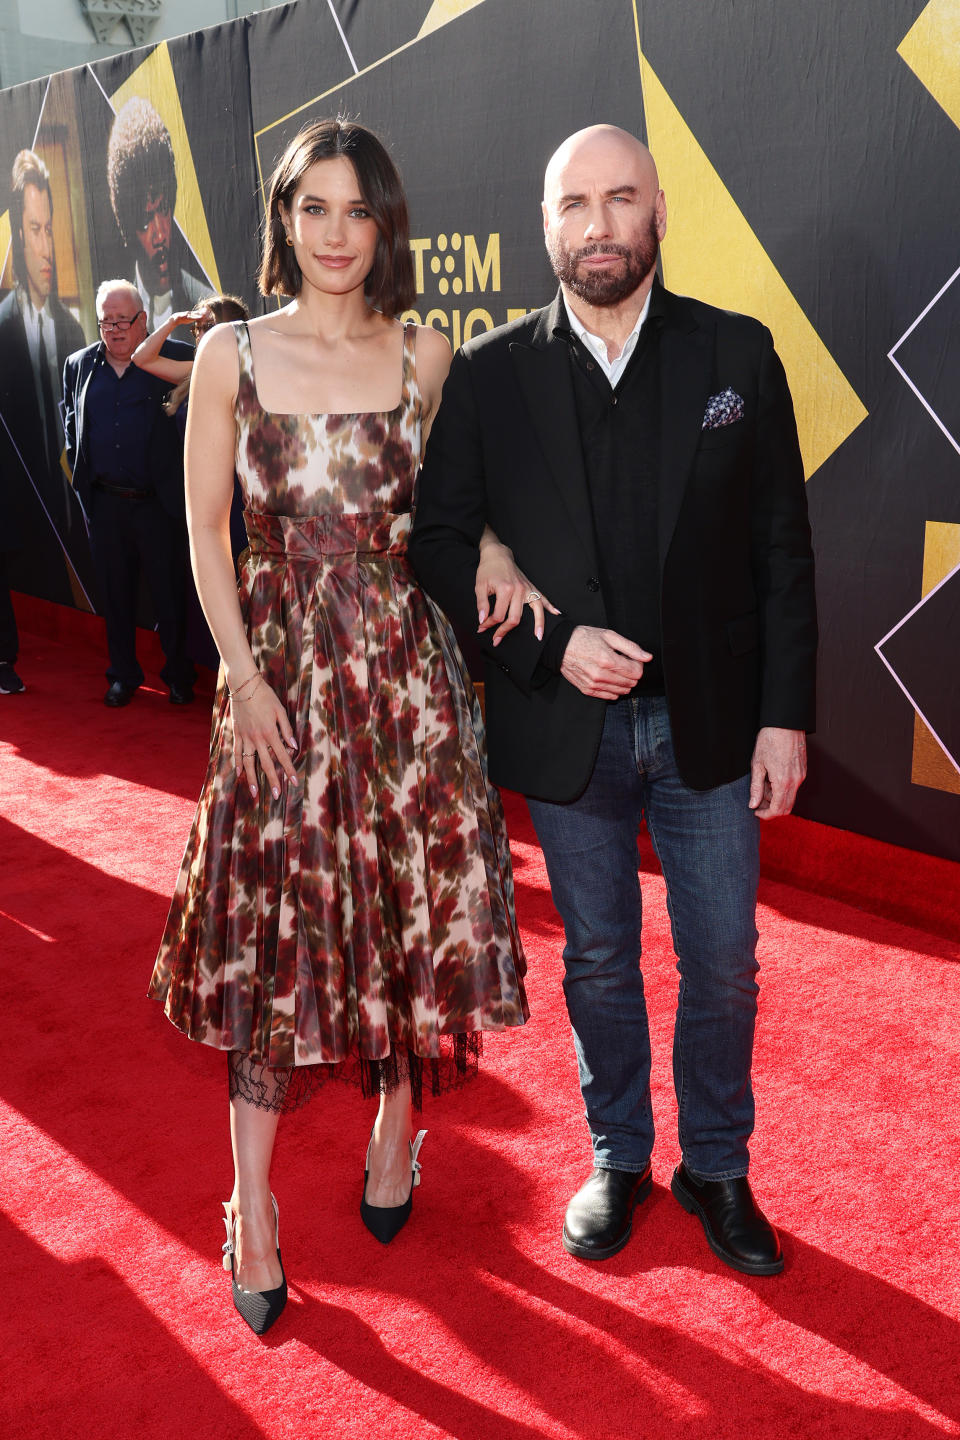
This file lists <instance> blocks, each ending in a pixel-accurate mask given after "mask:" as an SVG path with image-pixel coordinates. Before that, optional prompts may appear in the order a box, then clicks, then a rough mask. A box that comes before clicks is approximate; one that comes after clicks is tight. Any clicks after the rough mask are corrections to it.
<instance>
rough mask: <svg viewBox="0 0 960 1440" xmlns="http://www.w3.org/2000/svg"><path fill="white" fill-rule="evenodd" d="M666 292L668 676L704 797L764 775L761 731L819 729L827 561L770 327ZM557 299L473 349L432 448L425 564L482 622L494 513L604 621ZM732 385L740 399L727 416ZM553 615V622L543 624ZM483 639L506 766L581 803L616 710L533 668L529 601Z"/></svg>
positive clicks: (421, 553)
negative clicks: (502, 629) (817, 537)
mask: <svg viewBox="0 0 960 1440" xmlns="http://www.w3.org/2000/svg"><path fill="white" fill-rule="evenodd" d="M662 296H663V302H664V319H663V323H662V329H661V333H660V347H659V364H660V406H661V411H660V471H659V514H658V546H659V563H660V600H661V619H662V647H663V648H662V658H663V669H664V677H665V689H666V694H667V702H668V705H669V709H670V718H671V727H672V731H673V740H674V750H675V753H676V758H677V764H678V767H679V770H680V774H681V775H682V777H683V779H684V781H685V782H686V783H687V784H688V785H690V786H692V787H693V788H695V789H709V788H711V787H713V786H716V785H721V784H725V783H727V782H728V781H731V780H734V779H736V778H737V777H739V776H741V775H743V774H745V773H746V772H747V771H748V770H749V768H750V760H751V755H752V752H753V745H754V741H755V739H756V734H757V731H758V729H760V728H761V727H762V726H767V725H774V726H782V727H784V728H786V729H795V730H810V729H812V728H813V724H814V682H815V660H816V645H817V623H816V609H815V604H814V591H813V554H812V550H811V544H810V527H809V524H808V521H807V508H806V496H805V487H804V478H803V466H802V461H801V456H800V447H799V444H798V440H797V429H796V423H795V420H794V414H793V405H792V403H791V400H790V393H789V390H788V388H787V382H786V376H785V375H784V371H783V366H782V365H781V363H780V361H779V359H778V358H777V355H776V352H775V351H774V348H773V340H772V338H771V335H770V332H769V330H767V329H766V328H765V327H764V326H763V325H761V324H760V323H759V322H758V321H756V320H751V319H749V318H747V317H746V316H743V315H734V314H732V313H729V312H727V311H722V310H717V309H715V308H714V307H713V306H710V305H705V304H703V303H702V302H700V301H697V300H691V299H686V298H681V297H680V296H676V295H673V294H671V293H670V292H669V291H663V292H662ZM560 304H561V300H560V296H559V295H558V296H557V298H556V299H555V300H554V302H553V304H552V305H550V306H548V307H547V308H546V309H543V310H539V311H536V312H534V313H532V314H530V315H526V316H524V317H523V318H522V319H520V320H516V321H513V322H512V323H511V324H509V325H505V326H502V327H500V328H499V329H497V330H493V331H490V332H489V333H488V334H485V335H482V336H479V337H477V338H476V339H474V340H471V341H470V342H469V343H468V344H467V345H465V346H464V347H463V349H462V350H460V351H459V352H458V354H457V355H456V356H455V357H454V360H453V364H452V366H451V369H450V374H449V376H448V377H447V380H446V383H445V385H444V387H443V398H442V403H441V405H440V409H439V411H438V414H437V417H436V419H435V421H434V424H433V428H432V430H431V433H430V439H429V441H428V443H427V449H426V455H425V459H424V464H423V470H422V473H421V476H420V489H419V496H418V503H417V511H416V517H415V521H414V526H413V533H412V535H411V539H410V548H409V554H410V559H411V562H412V564H413V566H414V569H415V570H416V573H417V575H418V576H419V578H420V580H421V581H422V583H423V585H424V588H425V589H426V590H427V591H428V592H429V593H430V594H431V595H432V596H433V597H434V598H435V599H436V600H437V602H438V603H439V604H440V605H441V606H442V608H443V609H444V610H445V611H446V612H447V613H448V614H449V615H450V616H451V618H452V619H454V620H455V621H456V622H457V623H458V624H460V625H462V626H463V627H464V629H468V630H470V631H475V630H476V625H477V607H476V598H475V595H474V579H475V572H476V567H477V562H478V554H479V552H478V542H479V539H480V535H481V533H482V531H483V526H484V523H485V522H489V523H490V525H491V526H492V527H493V529H494V530H495V531H496V533H497V535H498V536H499V537H500V539H501V540H503V541H504V543H505V544H507V545H509V546H510V547H511V548H512V550H513V552H514V555H515V557H516V560H517V564H518V565H519V566H520V567H521V569H522V570H523V571H524V572H525V574H526V575H528V576H529V578H530V580H531V581H532V582H533V584H534V585H536V586H537V588H538V589H540V590H542V592H543V594H544V595H546V596H547V597H548V598H549V599H550V600H551V601H552V602H553V604H554V605H556V606H557V607H558V608H559V609H560V610H561V611H562V612H563V613H564V614H565V615H567V616H569V617H570V618H571V619H572V620H574V621H575V622H576V623H577V624H584V625H592V626H598V627H604V626H605V625H606V623H607V621H606V614H605V610H604V601H603V595H602V593H601V587H600V583H599V579H598V577H599V575H600V566H599V563H598V557H597V548H596V538H595V534H594V526H593V514H592V509H591V503H590V493H589V489H588V485H587V477H586V473H585V469H584V463H583V453H582V447H581V443H580V434H579V430H578V422H577V407H576V402H575V398H574V390H573V378H572V376H571V373H570V355H569V349H568V345H567V343H566V342H565V341H564V340H563V339H562V338H560V337H558V336H557V335H555V334H554V329H555V327H556V325H557V324H558V321H559V318H560V313H561V312H560ZM728 390H729V391H733V392H734V393H735V396H736V398H737V400H738V401H740V402H742V404H738V405H736V406H735V407H734V408H733V411H732V412H730V413H732V414H733V416H734V418H733V419H732V420H731V422H730V423H726V424H720V425H716V426H714V424H713V423H712V421H713V416H714V411H715V410H716V409H717V408H718V403H719V401H720V400H721V399H722V397H723V396H724V394H725V392H727V391H728ZM708 407H709V408H710V414H709V416H708ZM705 421H706V424H705ZM556 623H557V622H556V619H555V618H554V617H553V616H551V615H549V614H548V615H547V616H546V629H545V636H547V635H549V633H550V630H551V628H552V626H553V625H555V624H556ZM480 647H481V650H482V651H483V653H484V660H485V676H484V678H485V682H486V698H487V706H486V710H487V736H488V745H489V755H490V774H491V778H492V779H493V780H494V781H495V782H496V783H497V784H500V785H506V786H509V787H510V788H511V789H515V790H519V791H522V792H523V793H525V794H528V795H532V796H536V797H538V798H542V799H545V800H553V801H567V800H572V799H574V798H575V797H576V796H577V795H578V794H580V793H581V791H582V790H583V788H584V786H585V785H586V783H587V781H588V780H589V777H590V774H591V771H592V769H593V764H594V760H595V758H596V754H597V749H598V747H599V744H600V735H601V732H602V729H603V719H604V714H605V711H606V703H607V702H606V701H604V700H600V699H597V698H595V697H591V696H587V695H584V694H582V693H581V691H579V690H578V689H577V688H576V687H575V686H573V685H571V684H570V683H569V682H568V681H566V680H565V679H563V677H562V676H560V675H550V676H548V677H544V676H543V674H542V672H538V670H537V666H538V661H539V659H540V654H541V649H542V647H541V645H540V643H539V642H538V641H537V639H536V637H535V635H534V633H533V620H532V616H531V613H530V610H529V608H528V607H525V608H524V613H523V618H522V620H521V622H520V624H519V625H518V626H517V628H516V629H514V630H512V631H511V632H510V633H509V634H508V635H507V636H506V637H505V639H504V640H503V641H502V642H501V644H500V645H499V646H498V647H497V648H496V649H494V648H493V646H492V644H491V641H490V632H486V633H485V635H484V636H482V637H480Z"/></svg>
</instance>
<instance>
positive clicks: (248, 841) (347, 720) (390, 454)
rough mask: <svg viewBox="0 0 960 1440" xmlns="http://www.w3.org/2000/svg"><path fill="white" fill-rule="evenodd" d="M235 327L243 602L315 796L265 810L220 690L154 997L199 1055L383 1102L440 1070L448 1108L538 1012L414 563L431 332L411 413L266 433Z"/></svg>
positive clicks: (301, 789)
mask: <svg viewBox="0 0 960 1440" xmlns="http://www.w3.org/2000/svg"><path fill="white" fill-rule="evenodd" d="M233 328H234V331H235V334H236V337H237V345H238V350H239V358H240V381H239V387H238V393H237V402H236V419H237V454H236V466H237V473H238V476H239V478H240V484H241V486H242V489H243V495H244V504H245V510H244V515H245V520H246V526H247V533H248V537H249V542H250V548H249V550H248V551H247V552H246V553H245V554H244V555H243V556H242V557H241V566H240V581H239V594H240V604H241V609H242V612H243V616H244V621H245V624H246V627H247V634H248V636H249V640H250V646H251V649H252V651H253V657H254V660H255V662H256V664H257V666H258V667H259V669H260V671H261V672H262V674H263V675H264V677H265V679H266V680H267V682H268V684H270V685H271V686H272V687H273V689H274V690H275V692H276V693H277V695H278V696H279V697H280V698H281V700H283V701H284V703H285V705H286V708H287V714H288V715H289V717H290V722H291V724H292V726H293V732H294V736H295V739H296V742H297V752H296V755H295V756H294V763H295V766H296V769H297V775H298V779H299V782H300V783H299V784H298V785H296V786H294V785H290V784H287V783H286V782H284V783H283V784H282V786H281V792H280V798H279V799H276V800H275V799H274V798H273V797H272V796H271V794H270V792H269V789H268V788H267V786H266V785H265V784H264V782H263V776H262V775H261V776H260V777H259V778H260V785H259V790H260V793H259V795H258V796H257V797H256V798H254V797H252V796H251V795H250V793H249V790H248V788H247V784H246V780H245V777H244V776H243V775H241V776H239V777H238V776H237V774H236V771H235V769H234V746H233V732H232V726H231V714H230V699H229V695H228V692H227V687H226V683H225V680H224V676H223V673H222V670H221V674H220V678H219V683H218V688H217V695H216V700H215V702H214V714H213V731H212V736H211V744H210V763H209V768H208V770H207V776H206V780H205V783H204V787H203V791H202V794H201V797H200V801H199V805H198V807H197V812H196V816H195V818H194V822H193V827H192V829H191V832H190V838H189V841H188V843H187V848H186V853H185V855H184V858H183V865H182V868H181V871H180V877H179V880H178V882H177V888H176V892H175V894H174V897H173V902H172V904H171V907H170V913H169V916H168V919H167V924H166V929H165V931H164V935H163V940H162V944H161V946H160V953H159V956H158V959H157V962H156V967H155V969H154V972H153V978H152V981H151V985H150V994H151V995H152V996H153V997H154V998H156V999H157V1000H159V1001H161V1002H162V1004H163V1007H164V1010H165V1012H166V1014H167V1016H168V1017H169V1018H170V1020H172V1021H173V1023H174V1025H176V1026H177V1027H178V1028H179V1029H180V1030H182V1031H183V1032H184V1034H186V1035H187V1036H189V1037H190V1038H191V1039H193V1040H198V1041H201V1042H202V1043H204V1044H206V1045H211V1046H215V1047H216V1048H218V1049H221V1050H227V1051H232V1052H241V1053H242V1054H244V1055H246V1056H248V1057H249V1058H250V1060H251V1061H252V1062H257V1063H259V1064H261V1065H263V1066H268V1067H278V1068H285V1067H294V1070H295V1071H299V1070H301V1069H302V1068H303V1067H318V1071H317V1074H316V1075H315V1076H314V1078H318V1077H319V1075H320V1074H331V1073H336V1074H338V1075H341V1076H346V1075H348V1074H349V1075H354V1076H355V1075H358V1074H359V1077H360V1078H361V1079H362V1080H363V1081H364V1082H365V1088H367V1087H368V1086H369V1087H371V1088H373V1087H375V1086H376V1085H377V1083H378V1078H379V1077H380V1076H381V1075H386V1074H387V1073H388V1072H390V1073H394V1074H395V1073H396V1069H397V1060H398V1056H400V1057H403V1056H404V1055H405V1056H406V1057H407V1063H408V1064H409V1067H410V1073H411V1075H412V1077H413V1078H414V1080H415V1081H417V1082H419V1080H420V1078H421V1075H422V1067H423V1065H424V1063H425V1062H430V1063H431V1064H432V1072H431V1074H432V1087H433V1088H434V1089H437V1088H440V1083H441V1076H442V1075H444V1076H446V1077H447V1078H450V1077H454V1071H455V1070H456V1071H461V1072H462V1071H463V1069H464V1068H465V1065H466V1063H467V1062H466V1061H465V1054H466V1052H467V1050H468V1049H469V1048H470V1047H469V1045H468V1043H467V1042H468V1041H469V1040H470V1037H474V1039H475V1037H476V1034H477V1032H480V1031H483V1030H497V1029H502V1028H504V1027H507V1026H515V1025H522V1024H523V1023H524V1021H525V1019H526V1017H527V1004H526V998H525V995H524V990H523V978H522V977H523V974H524V971H525V962H524V957H523V951H522V948H521V944H520V939H519V936H518V933H517V925H516V918H515V914H514V903H513V878H512V872H511V866H510V854H509V850H508V847H507V838H506V831H505V826H504V820H503V811H502V807H501V804H500V797H499V795H498V793H497V791H496V790H495V789H494V788H493V787H492V786H491V785H490V784H489V782H488V780H487V773H486V759H485V751H484V739H483V730H482V722H481V719H480V713H479V708H478V706H477V702H476V697H475V695H474V692H473V687H472V685H471V683H470V678H469V676H468V674H467V672H466V668H465V665H464V662H463V659H462V657H461V655H460V652H459V650H458V648H457V645H456V642H455V640H454V638H453V635H452V632H451V630H450V627H449V624H448V623H447V621H446V619H445V618H444V616H443V615H442V613H441V612H440V611H439V610H438V609H437V608H436V606H435V605H434V604H433V603H432V601H431V600H430V599H429V598H428V597H427V596H426V595H425V594H424V593H423V591H422V590H421V589H420V588H419V586H418V585H417V582H416V580H415V579H414V576H413V573H412V571H411V569H410V567H409V564H408V562H407V558H406V542H407V534H408V531H409V528H410V523H411V507H412V504H413V492H414V483H415V479H416V474H417V469H418V464H419V453H420V422H421V410H422V403H421V398H420V392H419V390H418V387H417V378H416V364H415V336H416V328H415V327H414V326H407V327H406V329H405V332H404V338H403V371H402V394H401V398H400V403H399V405H398V406H397V407H396V409H395V410H392V411H389V412H386V413H371V414H357V415H333V414H330V415H290V414H274V413H269V412H267V411H265V410H264V409H263V407H262V406H261V404H260V401H259V398H258V395H257V387H256V381H255V377H254V370H253V357H252V354H251V346H250V335H249V331H248V330H247V327H246V325H245V324H243V323H242V322H238V323H237V324H236V325H235V326H234V327H233ZM451 1041H454V1042H455V1043H452V1044H451V1043H450V1042H451ZM476 1048H477V1047H476V1044H475V1043H474V1044H473V1046H472V1049H473V1051H474V1052H475V1050H476ZM453 1056H455V1057H456V1064H455V1066H454V1068H453V1069H450V1068H449V1067H450V1062H451V1057H453ZM441 1061H443V1062H444V1066H446V1067H447V1068H446V1070H443V1069H442V1068H441V1066H440V1062H441ZM401 1069H402V1070H403V1073H406V1070H405V1069H403V1067H401ZM454 1078H455V1077H454ZM418 1089H419V1084H416V1085H415V1093H416V1092H417V1090H418Z"/></svg>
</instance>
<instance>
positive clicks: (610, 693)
mask: <svg viewBox="0 0 960 1440" xmlns="http://www.w3.org/2000/svg"><path fill="white" fill-rule="evenodd" d="M652 659H653V656H652V655H651V654H650V653H649V652H648V651H646V650H641V648H640V646H639V645H635V644H634V642H633V641H632V640H627V639H625V637H624V636H623V635H618V634H617V632H616V630H598V629H597V627H596V626H595V625H578V626H577V628H576V629H575V630H574V632H573V634H572V635H571V636H570V639H569V640H568V641H567V648H566V650H565V651H564V652H563V663H562V664H561V666H560V674H561V675H562V676H563V678H564V679H565V680H569V681H570V684H571V685H576V687H577V689H578V690H582V691H583V693H584V695H596V696H597V697H598V698H599V699H601V700H619V698H620V696H621V695H628V694H629V693H630V691H631V690H632V689H633V687H634V685H636V683H637V681H638V680H639V679H640V676H641V675H642V674H643V667H644V664H645V663H646V661H647V660H652Z"/></svg>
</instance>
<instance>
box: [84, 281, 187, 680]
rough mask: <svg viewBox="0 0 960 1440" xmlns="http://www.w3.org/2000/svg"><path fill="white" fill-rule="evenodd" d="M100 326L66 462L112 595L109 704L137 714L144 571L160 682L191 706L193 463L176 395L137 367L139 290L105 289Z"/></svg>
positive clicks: (107, 609) (180, 350)
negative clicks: (161, 660) (188, 520)
mask: <svg viewBox="0 0 960 1440" xmlns="http://www.w3.org/2000/svg"><path fill="white" fill-rule="evenodd" d="M97 319H98V325H99V329H100V334H101V336H102V339H100V340H98V341H97V342H96V343H95V344H93V345H88V346H87V347H86V349H85V350H80V351H79V352H78V353H77V354H76V355H71V356H70V357H69V358H68V360H67V362H66V364H65V365H64V367H63V414H64V429H65V431H66V442H67V458H68V459H69V461H70V464H71V467H72V469H73V484H74V488H75V490H76V493H77V497H78V498H79V500H80V502H81V504H82V505H83V508H84V511H85V513H86V515H87V519H88V522H89V526H90V546H91V549H92V551H93V561H94V566H95V568H96V571H97V575H98V578H99V580H100V586H101V590H102V592H103V606H104V618H105V620H106V626H107V648H108V650H109V654H110V663H109V666H108V669H107V679H108V681H109V682H110V683H109V686H108V688H107V692H106V694H105V695H104V697H103V699H104V704H105V705H109V706H112V707H114V708H117V707H120V706H123V705H128V704H129V703H130V701H131V699H132V698H133V694H134V691H135V690H136V689H137V687H138V686H139V685H141V684H142V682H143V671H142V669H141V668H140V663H139V661H138V660H137V651H136V610H137V595H138V591H139V584H140V573H141V570H142V571H143V573H144V574H145V575H146V578H147V583H148V585H149V589H150V594H151V598H152V600H153V605H154V610H155V612H156V618H157V632H158V634H159V636H160V643H161V645H162V646H163V652H164V655H165V657H166V663H165V665H164V667H163V670H162V671H161V672H160V673H161V675H162V678H163V679H164V680H165V681H166V683H167V685H168V686H169V689H170V701H171V703H172V704H174V705H186V704H189V703H190V701H191V700H192V699H193V682H194V678H195V671H194V667H193V663H192V661H191V660H190V659H189V657H188V655H187V653H186V648H185V634H186V553H187V547H186V531H185V526H184V493H183V452H182V448H181V445H180V437H179V434H178V432H177V427H176V424H175V423H174V421H173V420H171V419H169V418H168V416H166V415H165V414H164V411H163V402H164V400H165V399H166V396H167V394H168V392H169V389H170V386H169V383H168V382H167V381H165V380H159V379H157V378H156V377H155V376H153V375H150V374H148V373H147V371H145V370H141V369H139V368H138V367H137V366H136V365H134V364H133V363H132V360H131V356H132V355H133V352H134V350H136V348H137V346H138V345H139V344H140V342H141V341H142V340H144V339H146V334H147V325H146V316H145V314H144V311H143V306H142V303H141V300H140V294H139V292H138V290H137V288H136V286H135V285H133V284H131V282H130V281H129V280H105V281H104V282H103V284H102V285H101V286H100V289H99V290H98V291H97ZM160 353H161V354H162V355H166V356H168V357H169V358H171V359H179V360H190V359H192V358H193V350H192V348H191V347H190V346H189V345H183V344H181V343H180V342H179V341H177V340H167V341H165V342H164V345H163V348H162V350H161V352H160Z"/></svg>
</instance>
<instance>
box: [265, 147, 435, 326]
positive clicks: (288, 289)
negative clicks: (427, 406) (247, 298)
mask: <svg viewBox="0 0 960 1440" xmlns="http://www.w3.org/2000/svg"><path fill="white" fill-rule="evenodd" d="M339 156H342V157H343V158H344V159H345V160H349V161H350V163H351V165H352V166H353V168H354V170H355V172H356V176H357V184H358V185H359V187H360V194H361V197H362V199H363V202H364V204H365V205H366V207H367V208H368V210H369V211H370V214H371V215H372V217H373V219H374V221H375V222H376V226H377V230H378V231H379V238H378V240H377V248H376V252H375V253H374V257H373V265H372V266H371V268H370V274H369V275H368V276H367V278H366V281H365V282H364V287H363V288H364V294H365V295H366V297H367V299H368V300H369V301H370V303H371V305H373V306H374V307H375V308H376V309H377V310H379V311H380V312H381V313H382V314H383V315H385V316H387V318H388V319H392V318H393V317H394V316H395V315H399V314H400V312H401V311H403V310H406V309H407V308H408V307H409V306H410V305H412V304H413V300H414V296H415V295H416V285H415V284H414V278H413V256H412V255H411V253H410V221H409V218H408V216H407V201H406V196H405V195H404V193H403V186H402V184H401V182H400V175H399V173H398V171H397V167H396V166H395V165H394V163H393V161H392V160H391V159H390V156H389V155H388V154H387V151H386V150H385V149H384V147H383V145H382V144H381V142H380V141H379V140H378V139H377V137H376V135H374V133H373V131H372V130H368V129H367V128H366V126H365V125H359V124H357V122H356V121H354V120H343V119H339V118H338V119H335V120H315V121H314V122H313V124H311V125H307V126H305V127H304V129H303V130H301V131H300V133H299V135H297V136H295V137H294V139H293V140H291V142H290V144H289V145H288V146H287V148H286V150H285V151H284V153H283V155H282V156H281V158H280V161H279V163H278V165H277V168H276V169H275V170H274V172H273V175H272V176H271V177H270V199H269V202H268V205H267V215H266V222H265V230H264V241H263V260H262V262H261V265H260V276H259V280H260V292H261V294H263V295H299V294H300V287H301V285H302V283H303V277H302V275H301V274H300V267H299V265H298V264H297V261H296V256H295V255H294V252H293V248H292V246H290V245H288V244H287V243H286V232H285V230H284V228H283V221H282V220H281V218H280V206H281V205H282V206H283V207H284V209H285V210H287V211H288V212H289V210H290V208H291V206H292V203H293V197H294V195H295V194H296V192H297V187H298V186H299V185H300V183H301V181H302V180H303V177H304V176H305V175H306V173H307V171H308V170H309V169H310V167H311V165H315V164H316V163H317V161H318V160H335V159H337V158H338V157H339Z"/></svg>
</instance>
